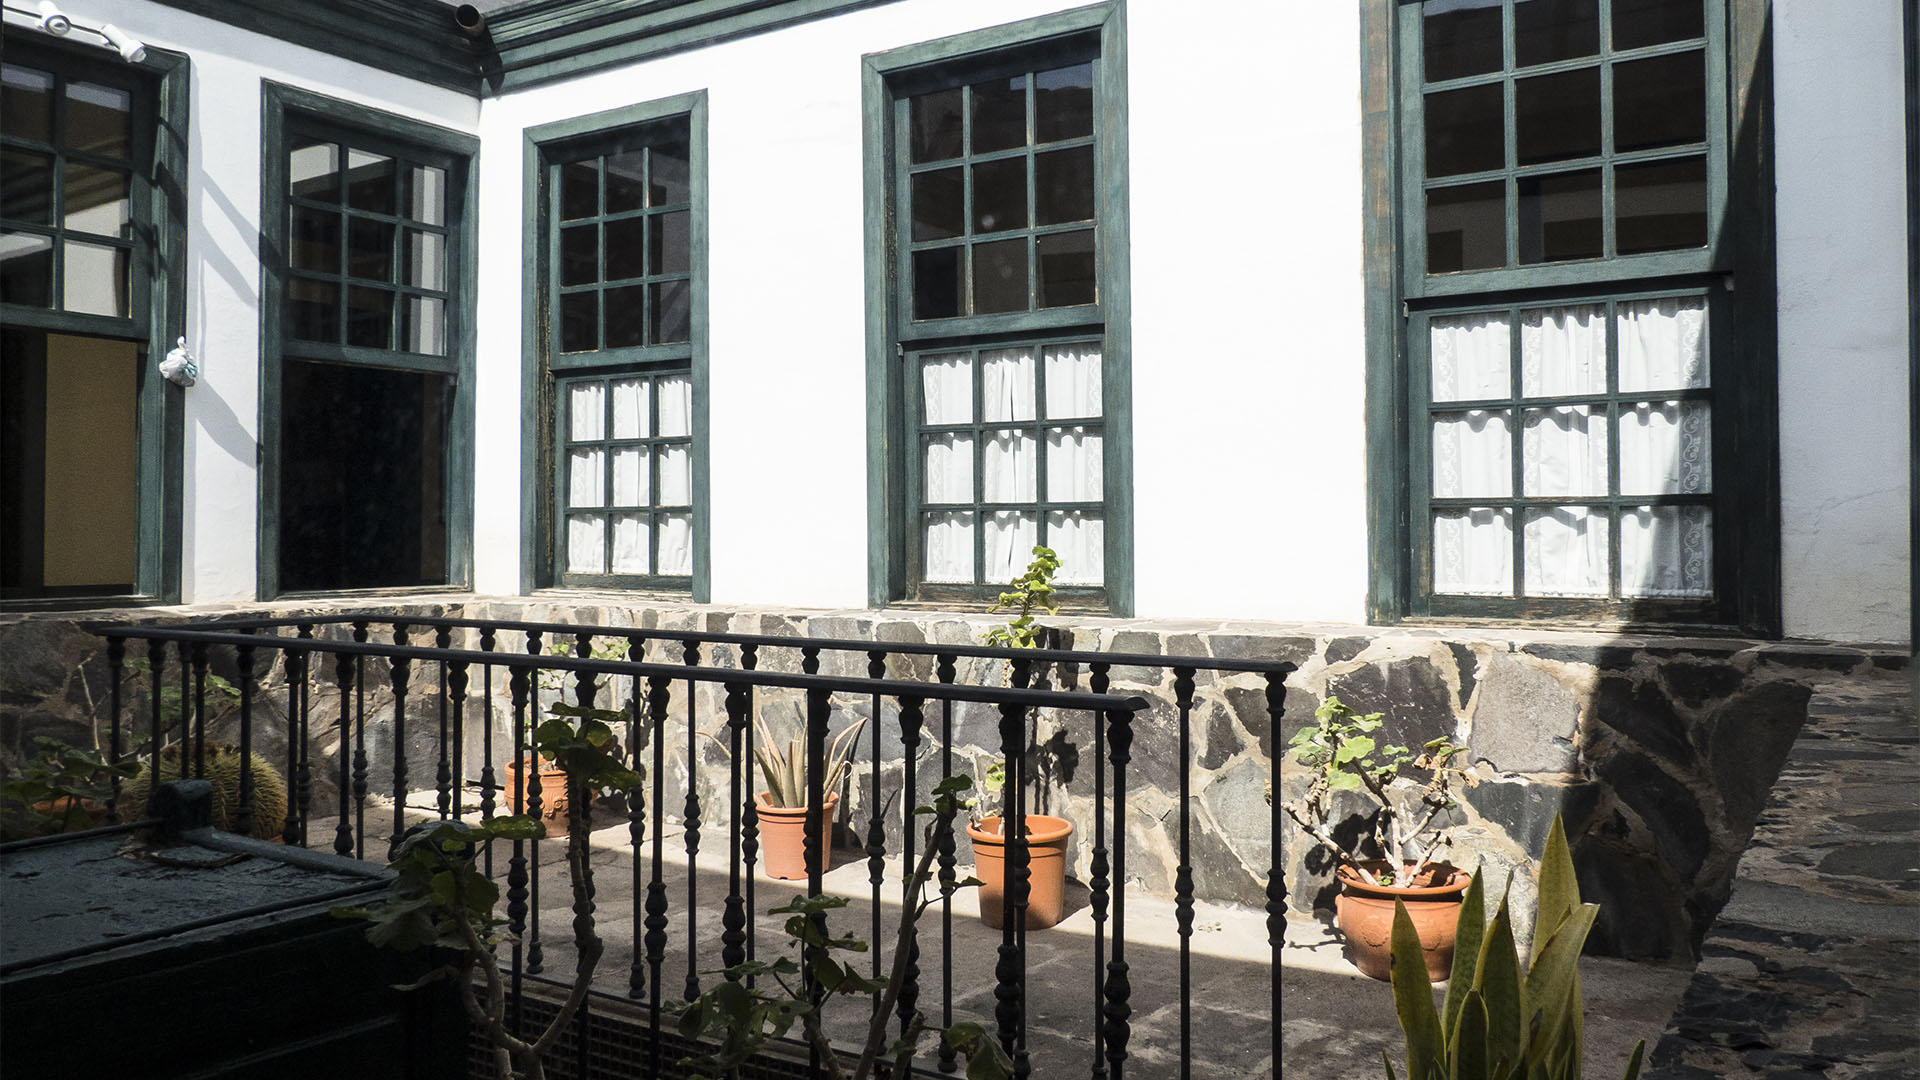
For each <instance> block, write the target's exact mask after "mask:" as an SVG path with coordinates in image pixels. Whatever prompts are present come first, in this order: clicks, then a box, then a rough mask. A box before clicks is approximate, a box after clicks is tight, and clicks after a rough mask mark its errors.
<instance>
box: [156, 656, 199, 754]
mask: <svg viewBox="0 0 1920 1080" xmlns="http://www.w3.org/2000/svg"><path fill="white" fill-rule="evenodd" d="M196 644H197V642H196ZM173 655H174V659H176V660H178V661H180V717H179V724H180V775H179V777H178V779H181V780H185V779H186V778H187V743H188V742H189V739H188V736H189V735H190V734H191V731H192V726H191V725H189V724H188V723H187V707H188V704H189V703H190V702H191V701H192V700H193V699H192V698H190V697H189V696H188V694H187V687H188V683H189V674H190V672H191V669H192V667H193V665H192V663H191V660H190V650H189V649H188V646H187V642H186V640H185V639H182V640H180V641H178V642H175V643H174V646H173ZM204 715H205V710H204V709H201V710H200V711H198V712H196V713H195V714H194V720H195V722H196V723H200V724H204V723H205V721H204V720H203V719H202V717H203V716H204ZM165 779H166V777H165V776H162V775H160V774H159V773H157V772H156V773H154V782H155V783H156V784H157V783H160V782H161V781H164V780H165Z"/></svg>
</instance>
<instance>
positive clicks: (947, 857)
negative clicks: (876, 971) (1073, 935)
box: [934, 653, 960, 1073]
mask: <svg viewBox="0 0 1920 1080" xmlns="http://www.w3.org/2000/svg"><path fill="white" fill-rule="evenodd" d="M957 660H958V657H956V656H955V655H954V654H952V653H941V654H939V655H938V656H937V657H935V660H934V677H935V678H937V679H939V680H940V681H941V682H942V683H944V684H946V685H948V686H951V685H953V680H954V677H955V670H954V665H955V662H956V661H957ZM952 775H953V699H952V698H948V699H946V700H944V701H942V702H941V703H940V779H942V780H945V779H947V778H949V777H951V776H952ZM954 830H955V826H954V825H952V824H949V825H948V826H947V827H946V828H945V829H942V830H941V832H940V835H939V836H938V837H936V838H935V839H936V841H937V842H938V843H939V845H940V855H939V859H940V1030H942V1031H945V1030H946V1029H948V1028H950V1027H952V1026H953V890H954V887H955V885H956V883H957V882H958V880H959V878H958V876H957V875H956V874H955V873H954V864H955V862H957V861H958V860H957V859H956V858H955V853H956V850H957V848H958V844H959V839H958V837H957V835H956V834H955V831H954ZM937 1064H938V1066H939V1069H940V1071H941V1072H943V1073H950V1072H956V1071H958V1070H959V1068H960V1057H959V1053H958V1052H957V1051H955V1050H954V1048H953V1047H951V1046H948V1045H947V1040H945V1039H941V1040H940V1050H939V1055H938V1059H937Z"/></svg>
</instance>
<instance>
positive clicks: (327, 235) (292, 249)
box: [287, 206, 340, 274]
mask: <svg viewBox="0 0 1920 1080" xmlns="http://www.w3.org/2000/svg"><path fill="white" fill-rule="evenodd" d="M287 262H288V265H290V266H292V267H293V268H294V269H295V270H312V271H314V272H315V273H319V274H338V273H340V211H338V210H315V209H312V208H310V207H305V206H296V207H294V208H293V213H292V221H291V222H290V224H289V228H288V233H287Z"/></svg>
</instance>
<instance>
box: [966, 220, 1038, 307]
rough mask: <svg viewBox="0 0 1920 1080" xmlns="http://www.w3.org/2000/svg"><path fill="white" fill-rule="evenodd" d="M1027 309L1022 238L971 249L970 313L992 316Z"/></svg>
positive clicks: (1024, 245) (1024, 251) (977, 245)
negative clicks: (971, 309) (971, 304)
mask: <svg viewBox="0 0 1920 1080" xmlns="http://www.w3.org/2000/svg"><path fill="white" fill-rule="evenodd" d="M1028 307H1029V300H1028V296H1027V241H1026V240H1025V238H1022V239H1018V240H996V241H994V242H993V243H990V244H975V245H973V313H974V314H976V315H991V314H996V313H999V312H1003V311H1025V310H1027V308H1028Z"/></svg>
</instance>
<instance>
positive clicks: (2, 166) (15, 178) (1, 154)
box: [0, 146, 53, 225]
mask: <svg viewBox="0 0 1920 1080" xmlns="http://www.w3.org/2000/svg"><path fill="white" fill-rule="evenodd" d="M0 217H3V218H7V219H9V220H12V221H24V222H29V223H31V224H34V225H51V224H53V158H51V157H49V156H48V155H46V154H33V153H28V152H26V151H24V150H15V149H14V148H13V147H11V146H9V147H3V148H0Z"/></svg>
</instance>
